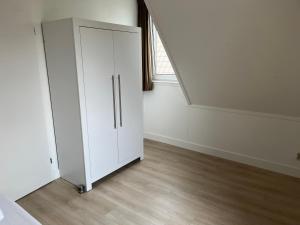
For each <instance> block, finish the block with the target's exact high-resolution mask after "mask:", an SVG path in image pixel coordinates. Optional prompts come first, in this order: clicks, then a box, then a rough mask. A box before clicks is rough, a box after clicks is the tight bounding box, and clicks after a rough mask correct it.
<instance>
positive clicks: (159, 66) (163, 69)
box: [151, 20, 177, 82]
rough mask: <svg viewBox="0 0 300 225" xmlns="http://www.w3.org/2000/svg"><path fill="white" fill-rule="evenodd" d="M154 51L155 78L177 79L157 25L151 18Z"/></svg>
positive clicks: (161, 79) (157, 79)
mask: <svg viewBox="0 0 300 225" xmlns="http://www.w3.org/2000/svg"><path fill="white" fill-rule="evenodd" d="M151 34H152V53H153V80H154V81H173V82H174V81H175V82H176V81H177V78H176V75H175V72H174V70H173V67H172V65H171V63H170V60H169V57H168V55H167V53H166V50H165V48H164V46H163V44H162V42H161V39H160V37H159V35H158V32H157V30H156V27H155V25H154V23H152V20H151Z"/></svg>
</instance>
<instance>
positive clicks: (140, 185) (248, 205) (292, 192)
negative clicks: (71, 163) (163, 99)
mask: <svg viewBox="0 0 300 225" xmlns="http://www.w3.org/2000/svg"><path fill="white" fill-rule="evenodd" d="M18 203H19V204H20V205H21V206H22V207H24V208H25V209H26V210H27V211H28V212H29V213H31V214H32V215H33V216H34V217H36V218H37V219H38V220H39V221H40V222H41V223H42V224H44V225H50V224H51V225H54V224H55V225H60V224H61V225H77V224H81V225H82V224H84V225H95V224H100V225H154V224H155V225H160V224H161V225H275V224H276V225H279V224H280V225H283V224H289V225H300V179H296V178H292V177H288V176H284V175H280V174H276V173H272V172H269V171H265V170H261V169H257V168H254V167H250V166H246V165H242V164H238V163H235V162H231V161H227V160H223V159H218V158H215V157H211V156H206V155H203V154H200V153H195V152H191V151H183V150H182V149H179V148H177V147H172V146H169V145H165V144H159V143H156V142H151V141H146V142H145V160H144V161H142V162H137V163H135V164H132V165H130V166H128V167H127V168H125V169H122V170H120V171H119V172H117V173H114V174H113V175H111V176H109V177H107V178H105V179H104V180H102V181H100V182H98V183H97V184H95V185H94V189H93V190H92V191H91V192H89V193H85V194H82V195H80V194H78V193H77V192H76V190H75V189H74V188H73V186H71V185H70V184H68V183H67V182H65V181H63V180H61V179H59V180H57V181H54V182H52V183H51V184H49V185H47V186H45V187H43V188H42V189H40V190H38V191H36V192H34V193H32V194H30V195H28V196H26V197H25V198H23V199H21V200H19V201H18Z"/></svg>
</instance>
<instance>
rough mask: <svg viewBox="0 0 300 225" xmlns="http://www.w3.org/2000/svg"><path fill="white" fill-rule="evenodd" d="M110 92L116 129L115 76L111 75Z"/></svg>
mask: <svg viewBox="0 0 300 225" xmlns="http://www.w3.org/2000/svg"><path fill="white" fill-rule="evenodd" d="M111 82H112V92H113V109H114V128H115V129H117V118H116V95H115V76H114V75H112V76H111Z"/></svg>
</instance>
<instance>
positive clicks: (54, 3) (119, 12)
mask: <svg viewBox="0 0 300 225" xmlns="http://www.w3.org/2000/svg"><path fill="white" fill-rule="evenodd" d="M43 2H44V11H43V19H44V20H56V19H61V18H68V17H78V18H82V19H90V20H98V21H103V22H110V23H117V24H123V25H131V26H136V24H137V3H136V0H43Z"/></svg>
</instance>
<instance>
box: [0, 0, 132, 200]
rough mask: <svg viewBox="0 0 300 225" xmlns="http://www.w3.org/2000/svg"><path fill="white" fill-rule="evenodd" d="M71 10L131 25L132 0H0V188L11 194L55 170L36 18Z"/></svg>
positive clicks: (66, 13)
mask: <svg viewBox="0 0 300 225" xmlns="http://www.w3.org/2000/svg"><path fill="white" fill-rule="evenodd" d="M71 16H74V17H84V18H87V19H99V20H102V21H106V22H115V23H121V24H126V25H136V5H135V0H122V1H121V0H119V1H116V0H113V1H111V0H109V1H108V0H107V1H105V0H102V1H100V0H99V1H96V0H85V1H79V0H73V1H72V0H57V1H54V0H22V1H20V0H1V1H0V27H1V30H0V105H1V110H0V154H1V155H0V184H1V185H0V193H2V194H5V195H7V196H8V197H10V198H12V199H18V198H20V197H22V196H24V195H26V194H28V193H30V192H31V191H33V190H35V189H37V188H39V187H41V186H42V185H44V184H46V183H48V182H50V181H51V180H53V179H55V178H57V177H58V176H59V173H58V170H57V162H56V161H55V159H56V151H55V142H54V134H53V126H52V115H51V108H50V100H49V91H48V83H47V76H46V67H45V60H44V52H43V42H42V36H41V30H40V22H41V20H42V19H44V20H50V19H58V18H61V17H71ZM34 26H35V27H36V35H34V32H33V29H34ZM50 157H52V158H53V160H54V163H53V164H52V165H51V164H50Z"/></svg>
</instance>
